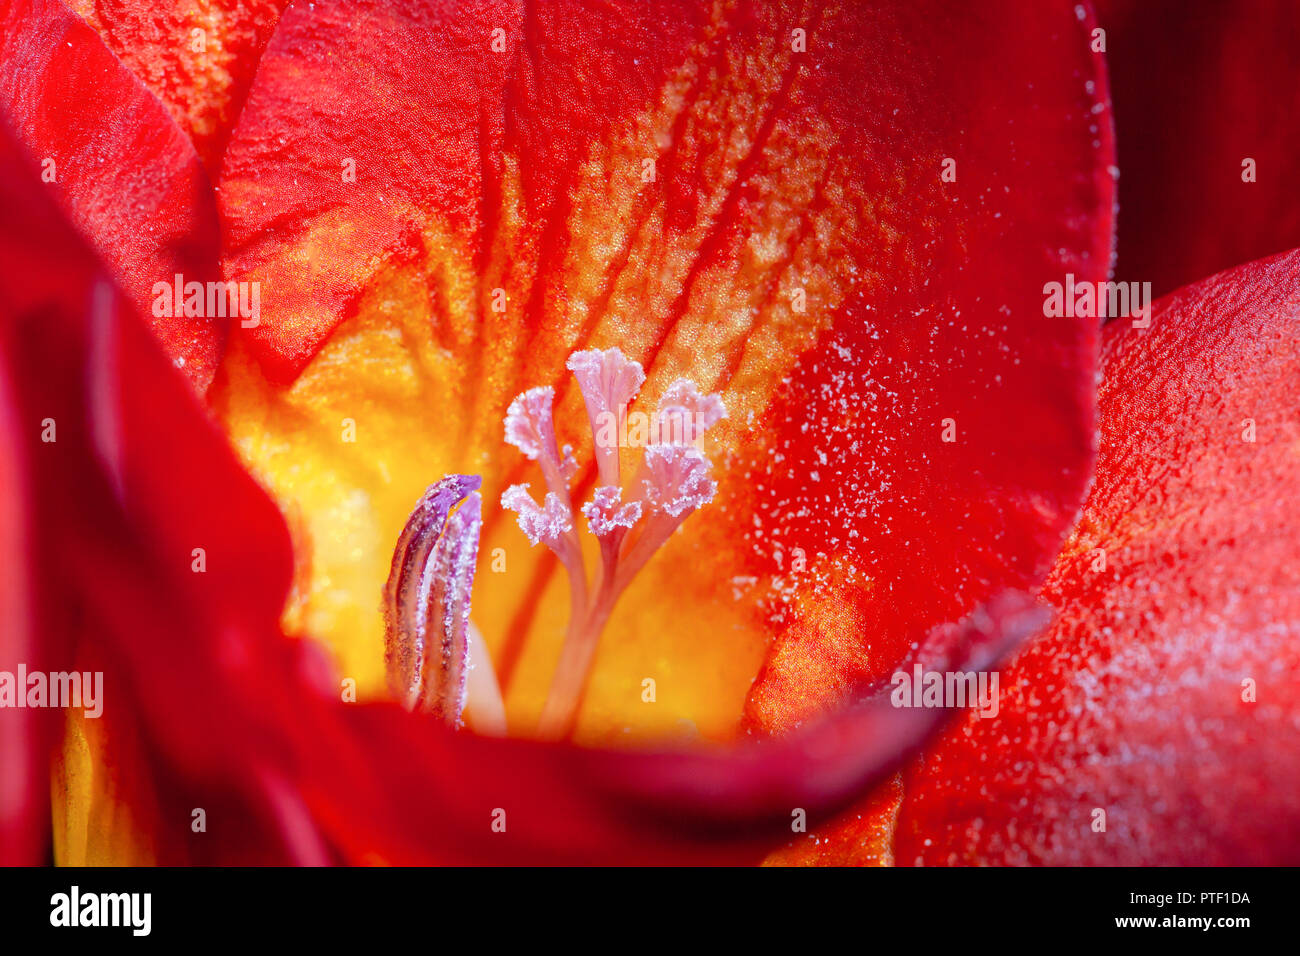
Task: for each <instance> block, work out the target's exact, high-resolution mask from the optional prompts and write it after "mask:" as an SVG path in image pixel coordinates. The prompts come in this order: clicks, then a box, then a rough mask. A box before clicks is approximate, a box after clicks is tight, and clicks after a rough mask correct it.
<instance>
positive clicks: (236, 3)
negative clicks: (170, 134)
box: [73, 0, 289, 176]
mask: <svg viewBox="0 0 1300 956" xmlns="http://www.w3.org/2000/svg"><path fill="white" fill-rule="evenodd" d="M288 2H289V0H205V2H204V3H202V4H198V3H194V2H192V0H117V2H114V3H86V2H82V3H76V2H75V0H74V3H73V6H74V7H77V8H78V9H81V10H82V12H83V15H84V16H85V18H86V20H87V22H88V23H89V24H90V25H91V26H92V27H94V28H95V29H96V30H98V31H99V34H100V36H102V37H103V38H104V42H105V43H106V44H107V45H108V48H109V49H110V50H112V51H113V52H114V53H115V54H117V56H118V58H119V59H121V61H122V62H123V63H125V64H126V65H127V66H128V67H130V69H131V70H132V72H134V73H135V75H136V76H138V77H139V78H140V79H141V80H142V81H143V82H144V84H145V85H146V86H147V87H148V88H149V89H150V91H151V92H153V94H154V95H155V96H157V97H158V98H159V99H160V100H162V102H163V103H164V104H165V105H166V106H167V109H168V111H169V112H170V113H171V114H172V117H173V118H174V119H175V120H176V122H177V123H178V124H180V127H181V129H183V130H184V131H185V132H186V133H187V134H189V136H190V139H191V140H193V141H194V146H195V148H196V149H197V150H198V152H199V155H200V156H201V157H202V158H203V164H204V166H206V167H207V169H208V171H209V172H210V173H212V174H213V175H214V176H215V175H216V173H217V171H218V170H219V169H220V167H221V155H222V153H223V152H224V151H225V147H226V140H227V139H229V137H230V131H231V130H232V129H233V128H234V126H235V120H236V119H237V118H238V116H239V111H240V109H241V108H242V107H243V105H244V98H245V97H246V96H247V95H248V87H249V86H250V85H251V84H252V82H253V73H254V71H255V70H256V69H257V64H258V61H259V60H260V59H261V56H262V51H263V50H264V49H265V48H266V44H267V41H268V40H270V39H271V33H272V31H274V29H275V24H276V22H277V21H278V20H279V18H280V11H281V10H283V9H284V8H285V6H287V5H288Z"/></svg>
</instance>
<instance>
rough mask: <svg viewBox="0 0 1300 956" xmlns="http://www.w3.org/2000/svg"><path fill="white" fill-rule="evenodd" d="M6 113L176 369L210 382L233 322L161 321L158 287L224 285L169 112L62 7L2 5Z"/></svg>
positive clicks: (38, 0) (204, 181) (8, 1)
mask: <svg viewBox="0 0 1300 956" xmlns="http://www.w3.org/2000/svg"><path fill="white" fill-rule="evenodd" d="M0 113H3V117H4V121H5V122H7V125H8V126H9V128H10V130H11V131H12V132H14V133H15V134H16V135H17V137H18V139H19V141H20V142H21V143H22V145H23V146H24V147H25V148H26V150H27V153H28V154H29V155H30V156H31V158H32V159H33V160H34V161H35V162H36V163H37V164H38V165H39V167H40V171H41V181H40V183H39V184H38V186H39V188H43V189H46V190H48V191H49V192H50V194H51V195H52V196H53V197H54V199H55V201H56V202H57V203H58V204H59V207H60V209H62V211H63V213H64V215H66V216H67V217H68V219H69V220H70V221H71V222H72V223H73V225H74V226H76V228H77V230H78V231H79V232H80V233H81V235H82V236H83V237H85V238H86V239H87V241H89V242H90V244H91V245H92V247H93V248H94V249H95V250H96V252H97V253H98V255H99V256H100V257H101V258H102V259H103V260H104V261H105V262H106V263H107V264H108V265H109V267H110V269H111V271H112V274H113V277H114V278H115V280H116V281H117V282H118V283H120V284H121V286H122V288H123V290H124V291H125V292H126V293H127V295H128V297H129V298H130V300H131V302H132V304H133V306H134V307H135V308H136V309H137V310H138V311H139V312H140V314H142V315H145V316H149V317H150V318H151V319H152V322H151V327H152V329H153V332H154V334H155V335H157V337H158V339H159V340H160V341H161V342H162V343H163V345H164V347H165V348H166V349H167V352H168V354H170V355H171V356H172V358H173V360H174V361H175V362H176V364H177V365H178V366H179V367H181V368H183V369H184V370H185V372H186V373H187V374H188V375H189V377H190V378H191V380H192V381H193V382H194V383H195V385H196V386H197V387H198V388H199V389H200V390H203V389H206V388H207V386H208V384H209V383H210V382H211V380H212V375H213V372H214V371H215V369H216V365H217V360H218V357H219V355H220V352H221V348H222V343H223V342H224V340H225V335H226V320H225V319H210V318H204V317H194V318H187V317H181V318H171V317H166V318H163V317H159V316H156V315H155V314H154V312H153V305H154V301H155V294H154V284H155V283H157V282H167V283H172V282H174V278H175V276H176V275H178V274H180V275H183V276H184V281H185V282H207V281H209V280H212V279H215V278H216V277H217V276H216V267H217V220H216V208H215V204H214V202H213V197H212V187H211V184H210V183H209V181H208V178H207V176H206V175H205V173H204V171H203V167H202V164H201V163H200V162H199V157H198V154H197V153H196V152H195V151H194V147H193V146H192V145H191V144H190V141H189V138H188V137H187V136H186V135H185V133H184V132H182V131H181V129H180V128H179V127H178V126H177V125H176V124H175V123H174V122H173V121H172V119H171V118H170V117H169V116H168V115H167V111H166V109H164V107H163V105H162V104H161V103H160V102H159V101H158V100H157V99H156V98H155V97H154V96H153V94H151V93H150V92H149V90H147V89H146V88H145V86H144V84H142V83H141V82H140V80H139V79H137V78H136V77H135V75H134V74H133V73H131V71H130V70H128V69H127V68H126V67H125V66H123V64H122V63H121V61H119V60H118V59H117V57H115V56H114V55H113V53H112V52H110V50H109V49H108V47H106V46H105V45H104V42H103V40H101V39H100V37H99V36H98V35H97V34H96V33H95V31H94V30H93V29H91V28H90V27H89V26H87V25H86V23H85V22H84V21H83V20H82V19H81V18H80V17H78V16H76V15H75V14H73V13H71V12H70V11H69V10H68V9H67V7H65V6H64V5H63V4H62V3H60V2H59V0H4V2H3V3H0Z"/></svg>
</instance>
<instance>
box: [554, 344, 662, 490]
mask: <svg viewBox="0 0 1300 956" xmlns="http://www.w3.org/2000/svg"><path fill="white" fill-rule="evenodd" d="M567 367H568V369H569V371H571V372H573V377H574V378H576V379H577V380H578V388H579V389H580V390H581V391H582V398H583V401H584V402H585V403H586V405H587V419H588V421H590V423H591V433H592V438H593V439H594V444H595V448H596V467H597V470H598V471H599V472H600V483H601V484H602V485H618V483H619V474H618V436H619V435H620V434H621V433H622V429H621V425H622V423H623V421H624V418H625V415H626V412H627V405H628V403H629V402H630V401H632V399H634V398H635V397H636V393H637V392H639V391H640V390H641V384H642V383H643V382H644V381H645V372H643V371H642V369H641V363H640V362H634V361H632V360H631V359H629V358H628V357H627V356H626V355H624V354H623V353H622V351H621V350H619V349H616V348H611V349H605V350H604V351H603V352H602V351H601V350H600V349H588V350H587V351H585V352H574V353H573V354H572V355H570V356H569V361H568V363H567Z"/></svg>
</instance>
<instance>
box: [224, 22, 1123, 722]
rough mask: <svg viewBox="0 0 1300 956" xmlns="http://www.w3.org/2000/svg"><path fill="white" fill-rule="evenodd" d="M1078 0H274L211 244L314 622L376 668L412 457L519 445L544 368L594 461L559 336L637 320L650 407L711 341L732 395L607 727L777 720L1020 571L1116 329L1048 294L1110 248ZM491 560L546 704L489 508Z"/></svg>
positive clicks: (546, 607)
mask: <svg viewBox="0 0 1300 956" xmlns="http://www.w3.org/2000/svg"><path fill="white" fill-rule="evenodd" d="M1012 14H1014V17H1015V19H1016V22H1017V23H1018V24H1019V26H1020V30H1019V32H1021V33H1023V35H1025V36H1029V37H1032V38H1033V42H1021V41H1020V40H1018V39H1013V38H1012V35H1011V32H1010V31H1008V30H1006V29H1005V28H1004V26H1005V24H1004V19H1005V18H1006V17H1008V16H1011V15H1012ZM1090 26H1091V24H1090V22H1089V21H1088V20H1087V18H1086V13H1085V16H1084V17H1083V18H1081V17H1080V16H1079V15H1078V13H1077V12H1076V8H1075V7H1074V6H1073V5H1070V4H1035V5H1031V6H1030V7H1028V8H1025V7H1023V6H1021V5H1005V6H1001V5H994V6H981V7H980V8H979V9H974V8H971V9H967V8H957V9H954V8H952V7H951V5H947V4H941V5H929V4H924V3H922V4H916V3H907V4H894V3H881V4H869V5H852V6H849V7H844V8H823V7H822V6H821V5H817V4H806V5H805V4H797V3H763V4H757V5H753V4H717V5H713V6H702V5H696V4H680V5H676V4H635V3H631V4H624V5H618V6H610V5H606V4H591V3H581V2H562V3H552V4H546V5H538V6H527V7H525V6H522V5H515V4H505V3H480V4H473V5H466V6H461V7H458V8H456V9H455V10H452V9H449V8H443V7H440V6H427V5H416V4H406V3H397V4H391V3H384V4H379V3H360V4H356V3H353V4H346V5H345V4H337V3H329V2H325V3H316V4H314V5H311V6H308V5H300V6H296V7H294V8H293V9H291V10H290V11H288V12H287V13H286V14H285V16H284V17H283V19H282V20H281V24H280V27H279V29H278V31H277V33H276V36H275V37H274V38H273V40H272V41H271V43H270V45H269V46H268V48H267V52H266V55H265V57H264V59H263V62H262V65H261V67H260V70H259V73H258V76H257V78H256V80H255V82H254V85H253V89H252V91H251V92H250V95H249V98H248V102H247V106H246V108H245V110H244V113H243V114H242V116H241V119H240V122H239V126H238V128H237V130H236V132H235V135H234V137H233V139H232V142H231V146H230V149H229V151H228V154H227V161H226V165H225V167H224V172H223V178H222V182H221V190H220V192H221V211H222V216H223V220H224V223H225V227H226V236H227V245H226V248H225V269H226V274H227V276H228V277H229V278H236V279H241V280H256V281H260V282H261V283H262V289H263V297H264V298H263V312H264V316H265V320H264V321H263V323H262V325H261V326H260V327H258V328H256V329H252V330H249V334H248V336H247V341H246V343H245V345H244V346H241V347H240V348H239V349H236V350H235V353H234V354H232V356H231V358H230V360H229V361H228V363H227V366H226V372H227V376H226V380H225V382H224V384H223V386H222V387H221V388H220V389H219V398H218V403H219V406H220V408H221V410H222V415H223V419H224V421H225V422H226V424H227V427H228V428H229V429H230V432H231V434H232V435H233V436H234V438H235V440H236V442H237V444H238V447H239V448H240V450H241V453H242V454H243V455H244V456H245V458H246V460H247V461H248V462H249V463H250V465H251V466H252V467H253V469H254V470H255V472H256V473H257V474H258V475H259V477H260V478H261V479H262V480H263V481H264V482H265V483H266V484H267V486H268V487H269V488H270V489H271V490H272V492H273V493H274V494H275V496H276V498H277V499H278V500H279V501H280V502H281V504H282V507H283V508H284V509H285V510H286V513H288V514H290V515H291V518H293V520H294V521H295V522H299V526H300V529H301V533H300V534H299V536H298V541H297V542H296V543H297V548H296V550H297V551H298V553H299V554H300V555H301V556H304V557H303V558H302V559H301V560H302V561H304V562H306V561H310V567H309V569H308V570H307V571H306V573H305V575H304V581H305V587H304V591H303V592H302V598H303V599H302V600H301V601H300V602H298V603H297V604H296V605H295V608H294V609H293V612H292V614H291V619H290V620H291V626H292V627H295V628H299V627H301V628H302V629H305V630H311V631H312V632H314V633H317V634H320V635H321V636H323V637H324V638H326V639H327V640H328V641H329V642H330V644H331V646H332V648H333V651H334V653H335V654H336V655H337V657H338V659H339V660H340V666H341V667H342V668H343V670H344V672H345V673H347V674H349V675H351V676H354V677H356V678H357V679H358V681H359V683H360V684H361V686H363V687H369V688H378V687H379V686H380V684H381V683H382V673H381V669H380V662H381V661H382V622H381V621H380V619H379V616H378V614H377V613H376V611H375V598H374V595H377V594H379V593H380V589H381V587H382V584H383V580H384V575H385V573H386V571H387V567H388V562H389V559H390V555H391V547H392V544H393V542H395V541H396V538H397V535H398V532H399V531H400V529H401V527H402V525H403V523H404V521H405V518H406V515H407V514H408V513H409V509H410V507H411V505H412V503H413V502H414V501H415V500H416V499H417V498H418V497H419V493H420V491H421V490H422V489H423V488H424V487H426V486H427V485H428V483H429V482H430V481H432V480H435V479H436V478H437V477H439V476H441V475H443V474H449V473H478V474H482V475H483V477H484V499H485V500H486V501H492V500H494V498H495V497H496V496H497V495H499V493H500V491H501V490H502V489H504V488H505V487H506V486H508V485H509V484H512V483H514V482H516V481H519V480H521V479H522V478H523V477H524V476H525V475H526V470H525V467H524V465H525V463H524V462H523V460H522V459H521V458H520V457H519V456H518V455H516V454H515V453H514V452H513V451H512V450H510V449H508V448H507V447H506V446H505V445H504V443H503V441H502V438H501V420H502V417H503V414H504V411H505V408H506V405H507V403H508V402H509V401H510V399H511V398H512V397H513V396H514V395H515V394H517V393H518V392H519V391H521V390H523V389H524V388H527V387H530V386H535V385H553V386H555V387H556V388H557V409H556V420H557V423H558V427H559V430H560V432H561V434H560V440H561V442H572V443H573V444H574V445H575V448H576V450H577V454H578V458H579V461H580V462H581V463H583V464H584V465H585V466H587V471H586V472H585V473H584V475H583V477H582V478H581V479H580V481H579V486H580V487H581V488H590V481H591V480H592V479H591V474H592V473H591V470H590V466H589V463H590V440H589V439H585V440H584V438H583V434H582V432H583V428H582V426H583V424H584V421H585V416H584V414H583V412H582V408H581V398H580V396H579V395H578V393H577V389H576V388H574V387H573V386H572V382H571V379H570V377H569V376H568V374H567V373H566V372H565V370H564V361H565V359H566V358H567V356H568V355H569V353H570V352H571V351H573V350H575V349H579V348H583V347H608V346H613V345H617V346H619V347H620V348H622V349H623V350H624V351H625V352H626V353H627V354H628V355H629V356H631V357H633V358H635V359H637V360H639V361H641V362H642V363H643V364H644V365H645V367H646V372H647V383H646V386H645V389H644V391H643V400H644V402H645V407H653V402H654V400H656V399H657V398H658V397H659V396H660V395H661V394H662V392H663V391H664V390H665V389H666V387H667V385H668V384H669V383H671V382H672V381H673V380H674V379H676V378H677V377H679V376H682V375H685V376H688V377H691V378H692V379H694V380H695V381H697V382H698V383H699V384H700V386H701V387H702V388H706V389H716V390H720V391H721V392H722V395H723V398H724V400H725V402H726V405H727V408H728V409H729V411H730V415H729V418H728V419H727V420H726V421H725V422H723V423H722V424H720V425H719V426H717V428H716V429H715V431H714V432H711V433H710V439H709V441H710V442H712V443H713V445H712V447H713V450H712V452H711V453H712V454H713V456H714V458H715V461H716V462H718V463H719V466H720V467H719V468H717V469H716V470H717V472H718V475H717V477H718V480H719V485H720V488H719V493H718V498H717V500H716V501H715V502H714V503H713V504H712V505H710V506H709V508H708V509H706V510H705V511H702V512H701V513H700V514H699V515H697V516H695V517H694V518H693V519H692V520H691V521H690V522H688V524H687V525H686V527H685V529H684V530H683V532H682V533H681V534H680V535H679V536H678V537H677V538H675V539H674V540H673V541H672V542H671V543H670V545H669V547H668V548H667V549H666V550H665V552H664V553H663V554H661V555H660V556H658V557H656V559H655V560H654V561H653V562H651V564H650V566H649V567H647V569H646V571H645V572H643V575H642V576H641V577H640V578H639V579H638V581H637V582H636V583H635V584H634V585H633V587H632V589H631V590H630V591H629V593H628V594H627V595H626V596H625V597H624V599H623V601H622V602H621V603H620V605H619V607H618V608H617V609H616V610H615V613H614V616H613V618H612V619H611V621H610V624H609V628H608V633H609V635H610V639H609V640H607V641H605V642H604V643H603V644H602V647H601V650H600V651H599V653H598V656H597V660H596V665H595V666H596V672H595V678H594V680H593V683H592V686H591V689H590V693H589V695H588V698H587V703H586V707H585V710H584V715H583V721H582V723H581V724H580V730H581V731H582V732H584V733H586V734H587V735H588V736H596V737H599V738H601V739H605V740H613V739H628V737H629V735H631V736H632V737H635V736H638V735H639V734H640V733H642V732H645V733H648V734H649V735H651V736H658V737H662V736H663V735H664V734H666V733H679V732H680V733H687V734H690V733H696V732H698V733H699V734H701V735H703V736H704V737H706V738H714V739H725V738H726V737H728V736H730V735H732V734H734V733H735V731H736V729H737V725H738V719H739V717H740V715H741V713H742V710H743V709H744V708H745V701H746V699H747V698H748V700H749V705H748V712H749V716H748V725H749V726H750V727H751V728H753V729H759V730H768V729H772V728H775V727H778V726H785V725H788V724H790V723H793V722H796V721H798V720H799V719H800V718H802V717H803V716H805V714H806V713H807V712H809V711H811V710H813V709H815V708H817V707H818V706H820V705H821V704H824V703H826V702H827V701H830V700H834V699H836V698H839V697H842V696H845V695H847V694H850V693H851V692H852V690H853V688H854V687H855V686H858V685H860V684H863V683H866V682H869V681H871V680H872V679H874V678H878V677H880V676H881V675H882V674H885V673H887V672H888V670H889V669H892V667H893V666H894V665H895V664H896V663H897V662H898V661H899V660H900V659H901V658H902V656H903V654H904V653H905V652H906V651H907V649H908V648H909V647H910V644H911V642H912V640H913V637H912V635H914V634H915V633H916V632H917V631H918V630H919V631H922V632H924V631H925V630H926V629H928V628H929V627H932V626H935V625H938V624H941V623H943V622H946V621H951V620H955V619H957V618H960V617H961V616H962V615H964V614H965V613H967V612H968V611H970V610H971V609H972V608H974V607H976V606H977V605H978V604H980V603H982V602H983V601H986V600H988V599H989V598H991V597H992V596H993V594H995V593H996V592H997V591H998V590H1000V589H1001V588H1003V587H1006V586H1018V587H1019V586H1026V585H1031V584H1034V583H1036V582H1037V581H1038V580H1039V579H1040V578H1041V575H1042V574H1043V573H1045V572H1046V570H1047V568H1048V566H1049V564H1050V558H1051V556H1052V555H1053V554H1054V553H1055V551H1056V549H1057V547H1058V545H1059V542H1060V540H1061V537H1062V535H1063V534H1064V531H1065V529H1066V528H1067V527H1068V524H1069V522H1070V521H1071V519H1072V518H1073V517H1074V515H1075V513H1076V510H1077V507H1078V505H1079V503H1080V501H1081V499H1082V493H1083V489H1084V484H1085V482H1086V479H1087V475H1088V474H1089V469H1090V462H1091V444H1092V438H1091V436H1092V432H1093V423H1092V386H1093V374H1094V372H1093V361H1094V359H1093V351H1094V348H1095V328H1094V323H1091V322H1087V321H1075V320H1061V319H1049V318H1046V317H1045V316H1044V314H1043V312H1044V310H1043V285H1044V283H1045V282H1048V281H1061V280H1063V279H1064V276H1065V274H1066V273H1067V272H1072V273H1074V274H1075V275H1076V276H1077V277H1079V278H1080V279H1084V278H1093V279H1095V278H1102V277H1104V273H1105V270H1106V267H1107V262H1108V258H1109V253H1110V247H1111V210H1112V206H1113V198H1114V197H1113V190H1114V184H1113V178H1112V174H1111V171H1110V170H1111V167H1112V165H1113V161H1114V156H1113V144H1112V138H1111V132H1110V120H1109V115H1108V100H1107V93H1106V83H1105V76H1104V66H1103V61H1102V58H1101V57H1100V55H1098V54H1093V53H1092V52H1091V51H1090V49H1089V46H1088V40H1089V30H1090ZM949 159H951V160H952V161H953V163H952V164H947V163H945V160H949ZM945 169H948V170H955V180H953V181H949V179H948V178H947V177H945V175H944V173H945ZM949 420H951V425H952V429H953V431H952V433H951V434H952V435H953V437H954V440H953V441H945V440H944V436H945V432H946V430H947V429H948V426H949ZM715 436H716V437H715ZM294 516H297V517H294ZM299 519H300V521H299ZM480 554H481V556H482V562H483V565H484V566H483V567H481V568H480V572H479V574H478V575H477V577H476V595H475V620H476V623H477V624H478V625H479V627H480V628H481V630H482V631H483V633H484V636H485V638H486V639H487V641H488V643H489V644H490V645H491V646H492V648H493V651H494V654H495V655H496V656H497V658H498V666H499V670H500V671H501V673H502V676H503V679H504V680H505V681H506V682H507V683H508V685H509V686H508V694H507V707H508V710H509V713H510V715H511V718H512V720H514V721H515V722H516V723H517V724H518V725H519V726H520V727H521V728H522V729H525V730H526V729H528V728H529V727H530V726H531V724H532V722H533V721H534V720H535V717H536V713H537V712H538V710H539V709H540V707H541V702H542V698H543V696H544V694H545V690H546V687H547V683H548V681H549V677H550V672H551V668H552V667H553V666H554V661H555V656H556V654H557V653H558V649H559V642H560V640H561V637H562V634H563V630H564V622H565V619H566V614H567V598H566V590H567V589H566V587H565V585H564V582H563V580H562V578H561V577H560V575H559V574H557V571H556V566H555V563H554V562H553V561H551V560H548V559H546V558H543V557H540V556H538V555H537V554H536V553H534V552H530V551H529V550H528V549H527V547H526V542H525V541H524V539H523V537H522V535H521V534H520V533H519V532H518V531H517V529H515V528H514V527H513V526H512V525H511V524H510V523H509V522H507V521H503V520H501V517H500V514H499V513H497V514H496V515H492V514H488V515H485V523H484V534H483V543H482V548H481V551H480ZM494 557H500V558H501V559H502V560H500V561H499V562H498V565H497V567H496V568H495V569H494V568H493V566H492V564H491V562H492V561H493V560H494ZM764 660H766V661H767V663H766V664H764ZM760 669H761V676H759V679H758V683H757V685H755V684H754V679H755V676H756V675H758V674H759V672H760ZM647 677H653V678H655V679H656V680H657V681H658V683H659V686H660V688H661V693H660V695H659V697H658V702H657V705H656V706H655V707H646V706H644V705H643V704H642V702H641V697H640V689H641V686H642V681H643V680H644V679H645V678H647Z"/></svg>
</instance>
